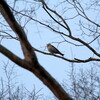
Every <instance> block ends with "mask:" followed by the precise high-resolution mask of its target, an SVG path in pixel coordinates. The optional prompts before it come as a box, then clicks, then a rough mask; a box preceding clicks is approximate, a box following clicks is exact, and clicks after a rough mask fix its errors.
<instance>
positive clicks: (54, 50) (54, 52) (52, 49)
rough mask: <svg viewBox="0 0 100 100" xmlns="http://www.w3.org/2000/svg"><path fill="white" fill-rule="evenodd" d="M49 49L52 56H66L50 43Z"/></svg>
mask: <svg viewBox="0 0 100 100" xmlns="http://www.w3.org/2000/svg"><path fill="white" fill-rule="evenodd" d="M47 49H48V51H49V52H50V53H52V54H60V55H62V56H64V54H62V53H61V52H60V51H59V50H58V49H57V48H55V47H54V46H53V45H51V44H50V43H49V44H47Z"/></svg>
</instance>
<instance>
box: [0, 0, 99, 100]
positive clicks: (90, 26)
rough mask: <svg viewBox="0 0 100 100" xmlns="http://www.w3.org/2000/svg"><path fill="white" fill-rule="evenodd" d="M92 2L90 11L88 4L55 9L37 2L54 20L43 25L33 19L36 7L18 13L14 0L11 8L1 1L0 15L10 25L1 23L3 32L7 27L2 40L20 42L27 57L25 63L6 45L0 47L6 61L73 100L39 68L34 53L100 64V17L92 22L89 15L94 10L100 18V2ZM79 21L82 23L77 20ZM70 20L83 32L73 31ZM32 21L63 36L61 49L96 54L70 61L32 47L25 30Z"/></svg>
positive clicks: (67, 3)
mask: <svg viewBox="0 0 100 100" xmlns="http://www.w3.org/2000/svg"><path fill="white" fill-rule="evenodd" d="M90 1H91V0H90ZM90 1H89V6H87V8H84V7H83V5H82V4H86V2H82V1H79V0H63V1H61V2H59V3H58V4H57V5H56V6H55V8H52V7H50V6H49V5H48V4H47V3H46V2H45V1H44V0H37V2H38V3H41V5H40V6H42V9H43V10H44V11H45V13H46V14H47V15H48V16H49V18H50V20H45V22H42V21H39V20H38V19H36V18H34V17H33V13H34V9H33V8H34V7H33V6H32V7H31V6H30V9H25V8H24V10H20V11H18V10H16V9H14V8H15V5H16V2H17V1H16V0H14V2H13V4H14V5H13V7H11V6H9V5H8V4H7V1H4V0H0V12H1V14H2V16H3V17H1V20H2V19H3V18H4V19H5V21H6V23H7V24H5V23H3V22H0V25H1V27H3V28H4V27H5V29H2V30H1V33H2V34H1V36H2V37H3V38H12V39H16V40H18V41H19V42H20V45H21V48H22V51H23V54H24V59H21V58H20V57H18V56H16V55H15V54H13V53H12V52H11V51H9V50H8V49H7V48H5V47H4V46H3V45H0V52H1V53H2V54H3V55H5V56H6V57H8V58H9V59H10V60H11V61H13V62H15V63H16V64H17V65H19V66H21V67H22V68H25V69H27V70H29V71H31V72H32V73H33V74H35V75H36V76H37V77H38V78H39V79H40V80H41V81H42V82H43V83H44V84H45V85H46V86H47V87H48V88H49V89H50V90H51V91H52V92H53V93H54V94H55V95H56V97H57V98H58V99H60V100H71V98H70V97H69V95H68V94H67V93H66V92H65V90H64V89H63V88H62V87H61V85H60V84H59V83H58V82H57V81H56V80H55V79H54V78H53V77H52V76H51V75H50V74H49V73H48V72H47V71H46V70H45V69H44V68H43V67H42V66H41V65H40V64H39V62H38V59H37V57H36V54H35V52H34V51H37V52H40V53H43V54H45V55H51V56H55V57H58V58H61V59H63V60H65V61H68V62H75V63H86V62H90V61H100V53H99V44H100V43H99V41H100V40H99V36H100V32H99V31H100V22H99V20H98V18H100V17H99V15H98V16H97V18H96V21H95V20H92V19H91V18H90V17H89V15H88V14H87V13H86V11H87V10H91V11H92V10H93V11H96V12H97V14H98V13H99V6H100V5H99V3H100V2H99V1H98V2H97V1H95V0H94V1H92V2H91V3H90ZM23 2H26V4H27V3H31V4H33V2H31V1H23ZM61 6H62V7H63V8H62V10H60V11H59V10H58V9H57V7H60V8H59V9H61ZM35 10H36V9H35ZM68 11H70V13H72V14H73V11H74V12H75V13H74V15H72V16H68V13H67V12H68ZM23 17H24V18H25V23H24V25H23V27H22V25H21V20H20V19H22V18H23ZM68 17H69V18H68ZM95 17H96V16H95ZM77 18H79V19H78V20H77ZM80 18H81V19H80ZM69 20H72V21H73V20H74V21H76V20H77V21H76V22H78V26H79V30H80V31H79V34H78V33H76V32H74V31H72V29H73V27H71V26H69V23H68V21H69ZM30 21H34V22H37V23H38V24H40V25H43V26H44V27H46V28H48V29H50V30H51V31H53V32H54V33H56V34H58V35H60V37H61V38H62V39H63V40H62V41H60V42H58V41H57V42H56V43H57V44H58V45H59V44H61V43H69V44H70V45H72V46H73V45H74V46H77V47H84V48H87V49H88V50H89V51H90V52H92V55H91V56H90V57H88V58H85V59H84V60H83V59H80V58H74V59H69V58H65V57H61V56H58V55H52V54H50V53H46V52H44V51H41V50H39V49H36V48H34V47H32V46H31V44H30V42H29V41H28V39H27V36H26V32H25V31H24V29H23V28H25V26H26V25H27V23H28V22H30ZM9 27H10V28H9ZM6 29H7V31H6ZM12 30H13V32H14V33H15V35H14V36H13V35H11V34H10V33H9V32H10V31H12ZM3 33H4V34H5V35H4V34H3ZM70 40H71V41H70ZM95 42H96V43H97V47H98V49H96V47H95V46H92V44H93V43H95ZM83 52H84V51H82V53H83ZM76 53H77V52H76Z"/></svg>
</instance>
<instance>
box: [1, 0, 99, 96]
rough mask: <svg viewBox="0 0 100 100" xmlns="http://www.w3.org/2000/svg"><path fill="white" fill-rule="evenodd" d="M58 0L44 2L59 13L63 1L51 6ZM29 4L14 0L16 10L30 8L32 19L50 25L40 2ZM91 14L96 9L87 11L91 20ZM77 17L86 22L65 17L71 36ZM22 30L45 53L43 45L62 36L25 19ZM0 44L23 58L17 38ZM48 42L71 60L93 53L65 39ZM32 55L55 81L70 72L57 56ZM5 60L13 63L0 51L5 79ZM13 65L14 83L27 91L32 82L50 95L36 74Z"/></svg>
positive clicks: (86, 66) (77, 32) (85, 66)
mask: <svg viewBox="0 0 100 100" xmlns="http://www.w3.org/2000/svg"><path fill="white" fill-rule="evenodd" d="M30 1H31V0H30ZM61 1H62V0H49V1H46V2H47V3H48V5H49V6H50V7H52V8H54V9H56V10H57V11H58V12H59V13H60V14H61V13H63V12H61V11H62V9H64V6H65V7H67V6H68V5H67V4H63V5H64V6H63V5H61V6H59V7H54V5H55V6H56V5H58V4H60V3H59V2H61ZM8 2H9V4H10V5H11V6H12V5H13V2H11V0H8ZM32 3H33V5H34V6H33V5H32V4H31V3H29V4H26V3H23V2H22V1H18V2H16V6H15V7H16V8H18V10H21V9H23V8H24V7H25V6H26V7H27V8H28V7H34V8H35V9H37V10H36V11H35V12H34V14H33V18H36V19H38V20H41V21H45V22H46V20H48V21H49V22H51V23H50V24H52V21H51V20H50V18H49V16H48V15H47V14H46V13H45V12H44V10H43V9H42V7H41V3H36V2H33V1H32ZM22 5H23V6H22ZM83 6H84V7H85V3H83ZM86 12H87V11H86ZM94 13H97V12H90V11H88V12H87V14H88V15H89V16H90V18H91V19H95V16H94ZM75 15H76V11H75V10H69V11H68V12H66V13H65V14H63V17H65V16H66V17H67V18H70V17H73V16H75ZM79 20H82V21H84V23H86V22H87V21H85V20H83V19H82V18H80V17H77V18H75V19H73V20H68V25H69V26H70V28H71V31H72V33H73V35H75V36H77V37H80V36H79V35H80V34H81V31H80V27H79V23H78V21H79ZM24 21H25V19H24V18H23V19H22V20H21V23H22V26H23V24H24ZM54 25H55V26H56V24H54ZM24 30H25V32H26V33H27V37H28V40H29V41H30V43H31V45H32V46H33V47H35V48H37V49H39V50H42V51H45V52H48V51H47V48H46V45H47V44H48V43H52V42H60V41H63V39H62V38H61V36H60V35H59V34H56V33H54V32H52V31H51V30H49V29H48V28H46V27H44V26H42V25H39V24H37V23H36V22H34V21H31V22H29V23H28V24H27V25H26V27H25V29H24ZM60 30H61V31H63V32H65V33H66V34H68V32H67V31H66V30H64V29H62V28H60ZM87 32H88V31H87ZM10 34H12V35H14V33H13V32H11V33H10ZM86 38H87V37H84V38H83V39H86ZM91 38H92V37H90V38H89V39H88V40H86V41H90V40H91ZM68 40H70V39H68ZM71 41H72V40H71ZM1 44H3V45H4V46H5V47H7V48H8V49H9V50H11V51H12V52H13V53H15V54H16V55H18V56H19V57H21V58H23V54H22V51H21V48H20V43H19V42H18V41H17V40H13V39H3V40H2V42H1ZM52 45H54V46H55V47H57V48H58V49H59V50H60V51H61V52H62V53H63V54H64V57H65V58H69V59H73V58H74V57H76V58H80V59H86V58H88V57H91V56H94V55H93V53H92V52H90V50H89V49H87V48H86V47H84V46H82V47H77V46H73V45H71V44H69V43H67V42H65V43H61V44H60V45H59V46H58V44H57V43H52ZM92 46H93V47H94V46H97V44H96V42H94V43H93V44H92ZM36 55H37V58H38V61H39V63H40V64H41V65H42V66H43V67H44V68H45V69H46V70H47V71H48V72H49V73H50V74H51V75H52V76H53V77H54V78H55V79H57V81H59V83H62V82H63V80H64V79H68V74H69V72H70V71H71V63H69V62H67V61H64V60H62V59H60V58H56V57H53V56H50V55H44V54H41V53H38V52H36ZM8 61H9V63H10V66H13V65H14V63H13V62H11V61H10V60H9V59H7V58H6V57H5V56H3V55H2V54H0V66H1V71H0V73H2V74H0V77H2V76H3V78H5V76H4V71H3V69H2V68H3V67H2V66H3V65H4V62H5V63H6V62H8ZM15 66H16V68H15V72H16V73H17V75H18V77H17V80H16V81H17V82H18V84H23V85H24V86H25V87H26V88H27V89H29V90H32V87H33V86H34V85H35V88H36V90H39V89H41V88H43V89H42V91H41V93H44V94H47V95H49V94H50V91H49V90H48V89H47V88H46V86H44V85H43V83H42V82H41V81H40V80H39V79H38V78H37V77H35V76H34V75H33V74H32V73H31V72H29V71H27V70H25V69H23V68H20V67H19V66H17V65H15ZM74 66H75V71H77V73H78V71H79V69H80V68H83V69H85V70H86V69H89V68H90V66H93V64H90V63H85V64H83V63H81V64H74ZM98 71H100V69H98ZM69 81H70V80H69Z"/></svg>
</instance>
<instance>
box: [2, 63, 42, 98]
mask: <svg viewBox="0 0 100 100" xmlns="http://www.w3.org/2000/svg"><path fill="white" fill-rule="evenodd" d="M2 68H3V71H4V74H3V76H1V80H0V100H38V99H39V98H42V96H43V95H42V94H40V91H41V89H39V90H38V91H36V89H35V86H34V87H33V89H32V91H30V90H28V89H27V88H26V87H25V86H24V85H23V84H22V85H18V84H17V80H16V78H17V77H18V76H17V75H16V74H15V72H16V67H15V65H13V66H11V65H10V64H9V62H8V63H7V64H6V63H4V65H3V67H2ZM4 76H5V77H4Z"/></svg>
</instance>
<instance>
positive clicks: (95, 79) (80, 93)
mask: <svg viewBox="0 0 100 100" xmlns="http://www.w3.org/2000/svg"><path fill="white" fill-rule="evenodd" d="M74 67H75V66H74V65H73V64H72V70H71V71H70V72H69V78H70V84H71V85H68V84H67V81H66V79H65V80H64V81H63V83H62V85H63V87H64V88H65V89H66V90H68V91H69V93H70V95H72V97H73V98H74V100H100V77H99V72H98V70H97V69H95V68H94V67H91V69H88V70H83V69H82V68H81V69H80V70H79V72H76V71H75V69H74ZM95 67H96V66H95Z"/></svg>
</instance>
